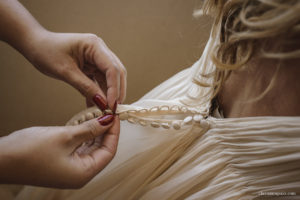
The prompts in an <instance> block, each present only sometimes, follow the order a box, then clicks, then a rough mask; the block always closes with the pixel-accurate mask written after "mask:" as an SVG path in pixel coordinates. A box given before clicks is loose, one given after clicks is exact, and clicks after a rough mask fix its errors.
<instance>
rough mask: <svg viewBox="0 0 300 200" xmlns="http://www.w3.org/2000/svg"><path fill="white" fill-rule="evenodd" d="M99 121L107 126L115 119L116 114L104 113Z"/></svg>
mask: <svg viewBox="0 0 300 200" xmlns="http://www.w3.org/2000/svg"><path fill="white" fill-rule="evenodd" d="M97 121H98V122H99V123H100V124H101V125H102V126H107V125H108V124H110V123H111V122H112V121H114V116H113V115H104V116H102V117H99V118H98V119H97Z"/></svg>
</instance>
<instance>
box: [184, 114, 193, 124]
mask: <svg viewBox="0 0 300 200" xmlns="http://www.w3.org/2000/svg"><path fill="white" fill-rule="evenodd" d="M192 121H193V117H192V116H187V117H186V118H184V120H183V122H184V124H191V123H192Z"/></svg>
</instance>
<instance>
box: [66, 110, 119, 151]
mask: <svg viewBox="0 0 300 200" xmlns="http://www.w3.org/2000/svg"><path fill="white" fill-rule="evenodd" d="M114 118H115V117H114V115H104V116H101V117H99V118H97V119H92V120H89V121H86V122H84V123H82V124H80V125H78V126H73V131H72V133H71V134H72V141H73V144H74V145H75V146H76V147H77V146H78V145H80V144H82V143H83V142H87V141H89V140H93V139H94V138H96V137H97V136H100V135H102V134H103V133H105V132H106V131H107V130H108V129H109V128H110V127H111V126H112V125H113V121H114Z"/></svg>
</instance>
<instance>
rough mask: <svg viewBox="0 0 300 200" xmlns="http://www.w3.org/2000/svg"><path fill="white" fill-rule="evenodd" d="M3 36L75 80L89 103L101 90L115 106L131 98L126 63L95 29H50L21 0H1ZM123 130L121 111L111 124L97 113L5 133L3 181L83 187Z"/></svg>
mask: <svg viewBox="0 0 300 200" xmlns="http://www.w3.org/2000/svg"><path fill="white" fill-rule="evenodd" d="M0 40H2V41H4V42H6V43H8V44H9V45H11V46H12V47H14V48H15V49H17V50H18V51H19V52H20V53H21V54H23V55H24V57H26V58H27V59H28V60H29V61H30V62H31V63H32V64H33V66H34V67H35V68H37V69H38V70H39V71H40V72H42V73H44V74H46V75H48V76H51V77H53V78H56V79H58V80H62V81H65V82H67V83H69V84H70V85H71V86H73V87H74V88H75V89H77V90H78V91H79V92H80V93H81V94H83V95H84V96H85V97H86V99H87V102H88V103H89V104H92V98H93V97H94V96H95V95H96V94H99V95H101V96H102V97H103V99H104V100H105V101H106V102H107V104H108V106H109V107H110V108H111V109H113V106H114V104H115V102H116V101H117V102H118V103H121V102H123V100H124V98H125V95H126V70H125V67H124V66H123V64H122V63H121V61H120V60H119V59H118V58H117V57H116V56H115V54H114V53H113V52H112V51H111V50H110V49H109V48H108V47H107V46H106V45H105V43H104V42H103V40H102V39H101V38H99V37H97V36H96V35H94V34H78V33H53V32H50V31H48V30H46V29H44V28H43V27H42V26H41V25H40V24H39V23H38V22H37V21H36V20H35V19H34V18H33V17H32V16H31V15H30V13H29V12H28V11H27V10H26V9H25V8H24V7H23V6H22V5H21V4H20V3H19V2H18V1H16V0H0ZM119 130H120V121H119V118H118V117H117V116H115V118H114V120H113V121H111V123H110V124H109V125H106V126H104V125H101V124H100V123H99V122H98V121H97V120H96V119H95V120H91V121H89V122H86V123H84V124H82V125H78V126H73V127H69V126H66V127H32V128H27V129H23V130H19V131H16V132H14V133H12V134H10V135H8V136H5V137H1V138H0V183H17V184H30V185H38V186H49V187H58V188H78V187H82V186H83V185H84V184H85V183H87V182H88V181H89V180H90V179H91V178H93V177H94V176H95V175H96V174H97V173H99V172H100V171H101V170H102V169H103V168H104V167H105V166H106V165H107V164H108V163H109V162H110V160H112V158H113V157H114V155H115V153H116V150H117V143H118V138H119ZM100 136H101V138H102V140H100V139H99V138H100ZM94 138H96V141H98V142H95V143H94V144H93V145H91V146H90V147H88V148H87V149H85V150H84V151H82V149H81V148H78V147H79V146H80V144H81V143H83V142H86V141H89V140H91V139H94ZM100 141H101V142H100Z"/></svg>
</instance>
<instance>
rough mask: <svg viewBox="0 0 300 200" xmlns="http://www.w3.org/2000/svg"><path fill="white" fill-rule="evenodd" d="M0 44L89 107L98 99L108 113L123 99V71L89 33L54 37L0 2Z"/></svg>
mask: <svg viewBox="0 0 300 200" xmlns="http://www.w3.org/2000/svg"><path fill="white" fill-rule="evenodd" d="M0 13H1V17H0V25H1V27H5V28H2V29H0V40H3V41H5V42H7V43H8V44H9V45H11V46H12V47H14V48H15V49H17V50H18V51H19V52H21V53H22V54H23V56H24V57H25V58H27V59H28V61H30V62H31V63H32V64H33V65H34V66H35V67H36V68H37V69H38V70H39V71H41V72H42V73H44V74H46V75H48V76H51V77H53V78H56V79H60V80H63V81H65V82H67V83H69V84H70V85H72V86H73V87H75V88H76V89H77V90H78V91H79V92H81V93H82V94H83V95H84V96H85V97H86V98H87V102H88V103H89V105H91V104H92V102H93V97H94V96H95V95H96V94H99V95H101V96H102V97H103V98H104V100H105V101H106V102H107V103H108V106H109V108H110V109H111V110H112V109H113V106H114V102H115V100H116V99H117V100H119V101H120V102H122V101H124V99H125V96H126V69H125V67H124V65H123V64H122V62H121V61H120V59H119V58H118V57H117V56H116V55H115V54H114V53H113V52H112V51H111V50H110V49H109V47H108V46H107V45H106V44H105V42H104V41H103V40H102V39H101V38H100V37H98V36H97V35H95V34H90V33H55V32H51V31H48V30H46V29H45V28H44V27H42V26H41V25H40V24H39V23H38V22H37V21H36V20H35V19H34V18H33V16H31V14H30V13H29V12H28V11H27V10H26V9H25V8H24V7H23V6H22V4H21V3H20V2H18V1H8V0H6V1H0Z"/></svg>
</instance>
